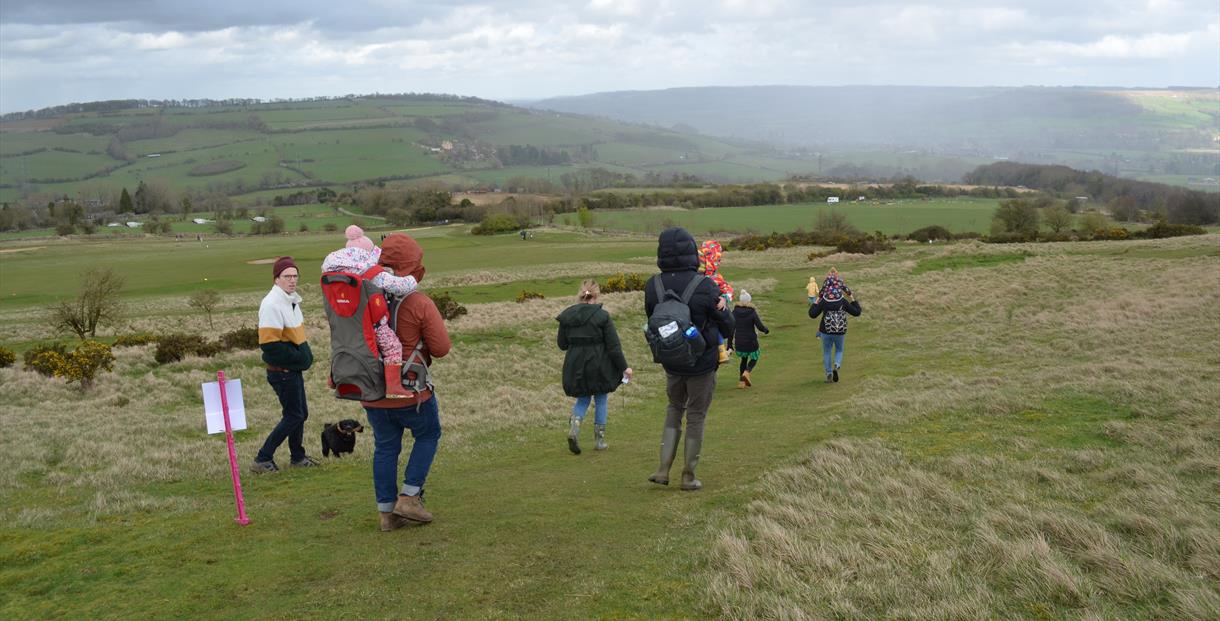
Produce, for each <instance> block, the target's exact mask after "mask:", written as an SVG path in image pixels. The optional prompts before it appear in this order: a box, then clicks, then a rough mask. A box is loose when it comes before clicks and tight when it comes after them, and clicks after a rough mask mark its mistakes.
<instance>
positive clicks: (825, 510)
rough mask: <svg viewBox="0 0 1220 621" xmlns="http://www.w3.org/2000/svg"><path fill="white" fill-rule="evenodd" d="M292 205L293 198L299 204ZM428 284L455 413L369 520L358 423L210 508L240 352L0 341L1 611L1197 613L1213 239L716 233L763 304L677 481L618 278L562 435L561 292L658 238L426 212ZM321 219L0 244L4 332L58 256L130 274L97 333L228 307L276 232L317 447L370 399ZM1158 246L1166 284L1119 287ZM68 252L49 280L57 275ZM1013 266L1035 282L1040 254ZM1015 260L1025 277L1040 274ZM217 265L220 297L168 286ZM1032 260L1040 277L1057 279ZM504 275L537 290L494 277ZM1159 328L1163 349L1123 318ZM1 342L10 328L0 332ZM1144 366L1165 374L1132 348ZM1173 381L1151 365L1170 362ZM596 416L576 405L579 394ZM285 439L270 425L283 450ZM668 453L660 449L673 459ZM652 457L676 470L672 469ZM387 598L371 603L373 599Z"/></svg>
mask: <svg viewBox="0 0 1220 621" xmlns="http://www.w3.org/2000/svg"><path fill="white" fill-rule="evenodd" d="M289 209H295V208H289ZM413 234H414V235H415V236H416V237H417V238H418V239H419V240H420V243H421V244H422V246H423V248H424V250H425V255H424V260H425V264H426V265H427V267H428V271H427V274H426V277H425V279H424V281H423V287H424V289H425V290H426V291H437V290H447V291H449V292H451V293H452V294H453V295H454V296H455V298H456V299H458V300H459V301H462V302H463V303H465V304H467V306H468V308H469V311H470V312H469V314H468V315H466V316H465V317H462V318H461V319H458V320H456V321H453V322H450V323H449V326H448V327H449V330H450V333H451V335H452V336H453V339H454V342H455V347H454V349H453V352H452V353H451V355H450V356H448V357H446V358H444V359H441V360H439V361H437V363H436V364H435V366H434V371H435V373H436V375H437V378H438V386H439V388H438V394H439V400H440V403H441V413H442V414H441V415H442V421H443V425H444V426H445V435H444V437H443V438H442V440H441V448H440V452H439V453H438V455H437V460H436V462H435V464H434V467H433V470H432V472H431V475H430V477H429V479H428V486H427V488H428V490H429V492H428V497H427V500H428V507H429V509H430V510H431V511H433V512H434V513H435V514H436V521H435V522H434V523H433V524H431V525H428V526H426V527H412V528H406V529H403V530H399V531H395V532H392V533H380V532H377V529H376V524H377V520H376V511H375V507H374V504H373V496H372V490H371V484H370V475H369V470H370V460H371V454H372V438H371V433H368V432H366V433H364V434H362V436H361V437H360V438H359V440H358V442H357V449H356V453H355V454H354V455H352V456H349V457H347V458H344V459H342V460H335V459H330V460H325V464H324V465H323V466H322V467H321V468H317V469H310V470H293V469H286V470H285V471H283V472H280V473H278V474H275V475H264V476H253V475H249V474H246V473H245V472H243V474H242V482H243V487H244V492H245V498H246V501H247V504H248V511H249V514H250V517H251V519H252V523H251V524H250V525H249V526H245V527H242V526H238V525H236V524H234V523H233V520H232V517H233V514H234V509H233V495H232V491H231V489H230V487H229V482H228V466H227V464H226V461H225V450H224V442H223V440H222V439H221V438H219V437H215V436H211V437H209V436H205V435H204V434H203V433H202V431H201V430H200V428H199V426H200V420H199V419H200V399H199V396H198V393H199V384H200V383H201V382H205V381H210V380H211V379H212V378H214V376H215V372H216V370H218V369H223V370H224V371H225V373H226V376H227V377H229V378H230V379H240V380H242V384H243V392H244V403H245V407H246V413H247V417H248V420H249V422H250V429H249V430H247V431H239V432H237V434H236V440H237V453H238V456H239V458H240V461H241V465H242V466H243V467H244V466H245V465H247V463H248V462H249V461H250V459H251V458H252V456H253V455H254V453H255V451H256V450H257V448H258V446H259V445H260V444H261V442H262V439H263V437H264V435H265V434H266V432H267V430H268V429H269V428H270V426H271V425H273V424H274V423H275V421H276V420H277V419H278V406H277V404H276V401H275V397H274V395H273V394H272V392H271V390H270V388H269V387H268V386H267V385H266V384H265V382H264V381H263V378H262V374H263V372H262V364H261V361H260V360H259V357H258V354H257V353H256V352H230V353H226V354H221V355H220V356H218V357H216V358H210V359H203V358H194V357H190V358H187V359H186V360H184V361H182V362H178V363H172V364H168V365H157V364H156V363H155V362H153V360H152V355H153V351H152V348H151V347H150V346H145V347H136V348H126V349H117V350H116V353H117V356H118V359H117V361H116V364H115V367H114V370H113V372H110V373H104V374H102V375H101V376H99V378H98V380H97V385H96V386H95V387H94V388H93V389H91V390H88V391H82V390H80V389H79V388H78V387H77V386H76V385H75V384H67V383H65V382H64V381H63V380H59V379H55V380H47V379H40V378H39V376H37V375H35V374H33V373H32V372H30V371H27V370H23V369H21V368H20V362H18V368H6V369H0V390H2V391H3V393H4V395H5V399H4V402H3V403H0V424H3V425H4V426H5V427H6V428H8V429H10V430H17V429H24V430H27V431H28V430H31V429H34V430H36V432H35V433H8V434H4V435H2V436H0V450H3V451H4V453H5V454H6V456H7V457H8V459H9V465H8V466H7V467H6V468H5V469H4V470H3V471H2V472H0V501H2V502H0V589H2V591H0V592H3V593H4V597H2V598H0V613H3V614H4V615H5V617H6V618H12V619H58V618H90V619H133V618H140V619H181V618H215V619H276V618H282V617H283V615H284V614H285V612H284V611H286V610H291V611H294V612H293V613H292V614H295V615H298V616H301V617H308V618H400V617H403V616H410V617H413V618H493V619H500V618H538V619H542V618H618V619H656V618H672V619H705V618H725V619H755V618H791V619H796V618H803V619H884V618H904V619H913V620H932V619H945V618H970V619H993V618H996V619H1030V620H1041V619H1067V618H1096V619H1159V618H1174V619H1191V620H1203V619H1214V618H1217V616H1218V615H1220V539H1218V538H1217V536H1216V533H1217V532H1220V507H1218V506H1217V505H1216V503H1215V502H1213V501H1212V499H1213V498H1214V497H1215V492H1216V490H1217V489H1220V487H1218V486H1220V467H1217V466H1218V464H1220V461H1218V460H1217V456H1216V451H1215V447H1216V440H1217V438H1220V419H1217V418H1216V417H1215V414H1214V413H1215V411H1217V410H1218V409H1220V392H1217V391H1216V389H1215V386H1216V385H1217V382H1218V381H1220V374H1218V369H1220V364H1218V363H1220V360H1217V358H1216V347H1215V342H1214V338H1211V337H1210V334H1211V327H1212V326H1215V325H1220V308H1218V307H1217V306H1216V304H1215V299H1216V296H1218V295H1220V282H1218V281H1217V280H1216V279H1215V278H1214V275H1215V265H1216V260H1217V259H1218V258H1220V235H1216V234H1212V235H1207V236H1200V237H1187V238H1176V239H1170V240H1154V241H1131V242H1096V243H1074V244H1054V243H1052V244H1018V245H1003V246H990V245H986V244H978V243H975V242H964V243H955V244H949V245H944V244H937V245H933V246H927V245H918V244H900V245H899V249H898V250H897V251H896V252H894V253H890V254H884V255H876V256H867V257H863V256H855V257H849V256H844V255H835V256H831V257H827V258H824V259H819V260H817V261H816V262H809V261H808V260H807V258H806V255H807V254H808V251H809V249H808V248H792V249H783V250H772V251H768V252H763V253H745V252H729V253H726V255H725V257H724V262H723V264H722V271H723V273H724V274H725V276H726V277H727V278H729V280H730V281H731V282H732V283H733V284H734V285H735V286H736V287H737V289H738V291H741V290H743V289H746V290H750V291H751V292H752V293H753V294H754V299H755V303H756V305H757V306H758V309H759V313H760V314H761V316H762V318H763V321H764V322H765V323H766V324H767V325H768V327H769V328H770V329H771V334H769V335H767V336H764V337H762V347H763V356H762V360H761V362H760V363H759V366H758V368H757V370H756V371H755V373H754V376H753V383H754V387H752V388H750V389H747V390H740V389H737V388H736V382H737V377H736V374H735V371H734V370H732V369H729V368H722V369H721V371H720V372H719V377H718V387H717V392H716V396H715V399H714V401H713V403H712V407H711V413H710V415H709V417H708V423H707V432H706V440H705V443H704V446H703V454H702V458H701V460H700V465H699V475H700V478H701V479H702V481H703V483H704V488H703V490H702V491H700V492H696V493H687V492H681V491H678V490H677V489H674V488H673V487H668V488H664V487H659V486H656V485H653V484H650V483H648V482H647V481H646V480H645V479H646V477H647V475H648V474H649V473H651V472H652V471H653V470H654V469H655V467H656V447H657V436H658V435H659V434H660V426H661V420H662V419H663V417H664V409H665V397H664V377H663V375H662V373H661V372H660V370H659V369H658V368H657V367H656V366H655V365H653V364H651V363H649V362H648V357H647V353H646V349H645V347H644V344H643V339H642V337H640V335H639V334H638V326H639V325H641V324H642V322H643V321H644V317H643V313H642V309H641V306H642V302H641V297H640V296H641V294H640V293H638V292H637V293H627V294H611V295H607V296H605V297H604V300H603V301H604V303H605V305H606V307H607V308H608V309H609V310H610V311H611V313H612V314H613V316H614V317H615V320H616V323H617V325H618V329H619V333H620V336H621V337H622V340H623V344H624V347H625V352H626V355H627V357H628V360H629V362H631V363H632V365H633V367H634V368H635V370H636V380H635V381H633V382H632V383H631V384H629V385H627V386H625V387H623V388H622V389H620V390H619V391H618V392H616V393H615V394H614V395H612V396H611V400H610V424H609V427H608V441H609V444H610V449H609V450H608V451H605V452H600V451H593V450H592V447H591V444H592V438H591V434H589V431H591V430H588V429H587V430H586V431H585V434H584V435H583V436H582V442H583V443H586V449H587V450H586V451H585V453H584V454H582V455H580V456H573V455H571V454H570V453H568V451H567V448H566V443H565V441H564V434H565V432H566V427H567V424H566V420H567V416H568V412H569V411H570V408H571V400H570V398H568V397H565V396H564V395H563V394H562V391H561V389H560V387H559V377H560V367H561V364H562V354H561V352H559V351H557V350H556V348H555V346H554V328H555V322H554V320H553V317H554V316H555V315H556V314H557V313H558V312H559V310H561V309H562V308H563V307H564V306H566V305H567V304H569V303H570V299H571V297H572V295H573V294H574V293H575V291H576V288H577V286H578V284H579V282H580V280H581V279H582V278H585V277H596V278H600V279H604V277H605V276H606V275H607V274H610V273H613V272H618V271H638V272H640V273H645V274H648V273H652V272H654V271H655V268H654V253H655V247H656V241H655V238H653V237H651V236H623V235H619V236H600V235H589V234H580V233H574V232H559V231H541V232H539V234H538V236H537V237H535V239H533V240H531V241H527V242H523V241H521V240H520V239H518V238H517V237H516V236H514V235H503V236H492V237H480V236H472V235H469V234H468V233H467V229H466V228H465V227H443V228H431V229H424V230H417V231H414V232H413ZM334 237H335V235H334V234H310V235H285V236H276V237H272V238H234V239H226V240H210V241H209V242H208V243H206V244H198V243H195V242H190V243H186V242H173V241H170V240H163V239H122V240H79V239H72V240H57V239H56V240H42V241H39V242H11V241H10V242H3V243H0V344H2V345H4V346H7V347H12V348H15V349H17V350H18V351H19V352H20V351H23V350H24V349H26V348H28V347H29V346H30V345H31V344H32V343H34V342H38V341H45V340H46V339H50V338H52V336H53V335H52V331H51V326H50V325H49V323H48V322H47V321H46V320H45V319H44V317H43V315H42V313H43V309H44V308H45V306H46V305H47V304H48V303H50V302H51V301H52V300H54V299H58V298H62V297H64V296H69V295H71V294H72V293H73V290H74V288H75V286H76V283H75V279H74V275H75V274H79V273H81V272H82V271H83V270H84V269H85V268H87V267H91V266H98V265H106V266H109V267H111V268H113V269H114V270H116V271H117V272H119V273H120V274H122V275H123V276H125V277H126V279H127V287H126V289H125V296H124V300H125V303H126V305H127V311H126V313H127V317H126V320H125V321H124V322H123V324H122V325H121V326H115V327H106V328H104V329H103V333H102V335H101V336H102V338H103V339H106V340H109V339H111V338H113V337H114V336H115V334H116V333H126V332H137V331H152V332H169V331H182V332H193V333H202V334H208V335H215V334H218V333H220V332H224V331H228V330H232V329H236V328H239V327H243V326H252V325H254V322H255V316H256V314H257V306H258V301H259V299H260V298H261V296H262V295H263V294H264V293H265V291H266V290H267V288H268V287H270V286H271V278H270V268H269V266H268V265H267V264H263V263H257V264H252V263H250V262H251V261H257V260H265V259H268V258H273V257H275V256H277V255H280V254H292V255H293V256H295V257H296V259H297V261H298V263H299V264H300V266H301V268H302V276H303V278H302V292H303V296H304V298H305V302H304V303H303V307H304V311H305V315H306V317H307V328H308V330H309V334H310V341H311V342H312V343H313V345H314V351H315V355H316V356H317V358H318V362H317V363H316V364H315V366H314V368H313V369H312V370H311V371H309V372H308V373H307V376H306V377H307V382H306V383H307V392H308V398H309V405H310V417H309V421H308V423H307V431H306V433H305V442H306V447H307V448H308V450H309V451H310V453H311V454H319V453H317V451H318V433H319V431H320V429H321V425H322V423H324V422H333V421H335V420H338V419H340V418H349V417H350V418H357V419H361V420H363V419H364V415H363V413H362V412H361V411H360V408H359V407H358V406H357V405H356V404H353V403H350V402H342V401H338V400H335V399H333V398H331V397H330V396H329V395H327V393H326V391H325V387H324V385H323V381H322V377H323V374H324V372H325V368H326V360H327V356H328V353H329V345H328V339H327V338H326V327H325V321H324V320H323V319H322V309H321V306H320V305H321V299H320V294H319V292H318V289H317V286H316V285H315V284H314V282H315V281H316V279H317V277H318V264H319V263H320V262H321V260H322V257H323V256H324V255H325V254H326V253H327V252H329V251H330V250H332V249H334V248H335V247H337V245H338V244H337V242H336V240H335V239H334ZM831 265H835V266H836V267H837V268H838V269H839V270H840V272H841V273H843V274H844V275H845V277H846V278H847V281H848V283H849V284H850V285H851V286H852V288H853V289H854V291H855V292H856V295H857V296H858V297H859V299H860V301H861V304H862V306H863V308H864V311H865V312H864V315H863V316H862V317H860V318H854V319H852V320H851V323H850V331H849V335H848V339H847V343H848V347H847V355H846V357H845V359H844V366H843V369H842V381H841V382H840V383H833V384H827V383H823V381H822V377H821V369H820V358H819V354H818V350H819V349H820V347H819V342H818V339H817V338H816V337H815V335H814V326H815V324H814V322H812V321H810V320H809V319H808V318H807V316H806V301H805V291H804V284H805V282H806V281H807V279H808V278H809V276H810V275H819V274H822V273H824V272H825V271H826V269H827V268H828V267H829V266H831ZM1148 273H1156V274H1157V278H1158V282H1159V283H1160V286H1162V287H1164V288H1166V289H1169V290H1173V291H1175V295H1174V302H1173V306H1174V309H1173V312H1171V313H1143V312H1137V313H1133V312H1130V311H1129V309H1130V308H1132V307H1138V306H1140V305H1141V304H1143V303H1144V298H1145V292H1142V291H1139V290H1137V289H1133V288H1132V287H1131V283H1132V282H1139V281H1140V279H1141V278H1144V277H1146V275H1147V274H1148ZM56 274H62V275H65V278H57V277H54V275H56ZM1031 283H1036V286H1035V285H1033V284H1031ZM1031 287H1033V288H1031ZM201 288H214V289H216V290H218V291H220V292H221V296H222V298H221V303H220V305H219V307H218V310H217V312H216V316H215V318H214V319H215V323H216V325H215V327H214V328H209V327H208V322H207V321H206V320H205V318H204V317H203V315H202V314H200V313H199V312H197V311H195V310H193V309H192V308H190V307H189V306H188V305H187V304H186V297H187V296H188V295H189V294H190V293H191V292H193V291H197V290H199V289H201ZM1048 288H1049V292H1050V293H1053V294H1054V299H1055V304H1054V305H1053V307H1051V306H1048V305H1047V300H1048V296H1047V295H1046V294H1047V293H1048ZM522 289H529V290H534V291H540V292H542V293H544V294H545V296H546V299H544V300H535V301H531V302H529V303H526V304H515V303H513V302H511V300H512V299H513V298H514V297H515V296H516V294H517V293H518V292H519V291H521V290H522ZM1151 332H1155V333H1156V334H1157V341H1158V347H1157V349H1156V352H1155V355H1154V357H1153V358H1151V359H1150V358H1149V355H1151V354H1149V353H1148V352H1145V351H1143V350H1139V349H1138V348H1132V347H1131V346H1130V341H1129V339H1115V338H1114V335H1115V334H1124V335H1131V334H1147V333H1151ZM19 358H20V357H19ZM1150 365H1153V367H1154V368H1155V369H1156V370H1157V372H1156V373H1150V372H1149V369H1150ZM1170 377H1172V378H1173V381H1171V382H1170V381H1166V378H1170ZM586 426H591V425H586ZM281 453H283V449H281ZM680 460H681V456H680V455H679V461H680ZM678 468H680V466H675V471H674V476H675V477H676V474H677V469H678ZM386 600H390V601H392V602H394V603H393V604H387V603H386Z"/></svg>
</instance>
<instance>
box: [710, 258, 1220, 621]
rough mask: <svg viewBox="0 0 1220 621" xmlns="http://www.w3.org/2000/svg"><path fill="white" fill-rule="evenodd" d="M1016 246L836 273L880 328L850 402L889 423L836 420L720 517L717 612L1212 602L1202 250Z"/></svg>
mask: <svg viewBox="0 0 1220 621" xmlns="http://www.w3.org/2000/svg"><path fill="white" fill-rule="evenodd" d="M1210 237H1211V238H1210V239H1208V240H1199V239H1192V240H1174V241H1171V242H1167V243H1166V244H1165V246H1160V245H1155V246H1149V247H1148V250H1151V249H1153V248H1154V247H1155V248H1157V249H1158V250H1167V251H1173V250H1175V249H1182V248H1194V249H1198V248H1201V247H1204V246H1208V245H1214V244H1216V240H1215V236H1210ZM1094 245H1096V244H1094ZM1023 246H1024V247H1020V246H1019V247H1016V248H1014V247H1012V246H1008V247H1005V248H1004V249H1003V252H1002V253H1000V252H997V251H996V250H995V249H992V248H988V247H986V246H984V245H981V244H954V245H950V246H944V247H940V248H932V249H926V250H925V249H922V248H921V249H920V250H919V251H918V252H917V253H916V256H917V257H921V258H922V260H923V261H937V262H940V263H942V264H944V265H950V264H962V263H968V262H971V261H974V259H971V258H970V255H971V254H972V253H973V252H975V251H979V255H978V256H979V257H981V258H979V259H978V261H981V262H983V263H986V264H987V265H989V266H990V268H989V269H986V270H961V271H944V272H941V271H926V272H921V271H920V270H918V269H916V266H917V265H918V264H919V262H918V261H910V260H904V261H891V262H863V263H862V264H861V265H859V266H858V267H856V268H853V269H852V270H850V271H848V272H847V275H848V277H849V279H851V282H852V285H853V288H855V289H856V290H857V292H858V293H859V295H860V297H861V298H862V303H863V304H864V307H865V312H866V316H867V319H868V321H861V322H858V323H856V324H854V326H853V330H855V331H857V332H856V333H857V334H860V333H861V332H863V333H865V334H868V336H869V347H868V351H867V352H865V353H860V352H855V351H853V349H852V343H853V342H854V339H853V338H852V337H851V335H850V334H849V338H848V346H847V350H848V354H847V360H848V363H847V364H848V365H850V364H851V362H850V361H851V359H852V357H853V356H857V355H867V356H869V357H873V358H880V359H884V360H888V361H889V362H890V364H889V365H888V368H886V369H884V370H883V371H882V372H880V373H876V374H872V375H871V376H867V377H862V378H860V379H859V380H858V381H859V384H860V391H859V394H860V396H859V397H858V398H856V399H855V400H854V401H853V402H852V404H851V409H850V412H846V413H845V415H846V416H851V417H853V419H855V420H859V421H872V422H873V423H874V424H876V425H878V426H879V427H880V428H882V429H884V430H885V431H883V432H882V433H881V434H880V436H881V437H882V438H884V439H885V442H886V444H880V443H875V442H863V441H833V442H830V443H827V444H826V445H824V446H822V447H820V448H818V449H817V450H815V451H814V452H813V453H812V454H811V455H810V456H809V457H808V458H806V459H805V460H802V461H801V462H800V463H799V464H798V465H795V466H791V467H788V468H784V469H781V470H778V471H776V472H774V473H772V474H771V475H768V476H767V477H766V478H765V479H764V482H763V484H762V487H761V490H760V491H759V494H758V496H759V499H758V500H755V501H753V502H751V503H750V505H749V508H748V516H747V517H746V518H744V519H742V520H739V521H737V522H735V523H734V524H731V525H730V526H729V527H728V528H726V529H725V530H723V531H722V532H720V534H719V535H718V537H717V541H718V544H717V548H716V553H715V554H714V556H713V562H712V566H713V568H714V569H712V570H711V572H710V574H711V580H710V586H709V588H708V593H709V596H710V597H711V599H712V600H713V601H714V602H715V604H716V605H717V607H718V609H719V611H720V612H721V613H722V614H723V615H724V616H726V617H729V618H741V619H746V618H809V619H819V618H858V619H871V618H882V617H893V616H899V617H902V618H909V619H933V618H945V617H952V618H1014V617H1032V618H1055V617H1060V616H1064V615H1069V616H1079V617H1082V618H1130V617H1137V618H1138V617H1151V618H1188V619H1209V618H1217V616H1220V599H1218V597H1217V584H1218V581H1217V579H1216V572H1217V568H1218V567H1220V554H1218V553H1217V549H1218V547H1220V544H1218V543H1217V539H1220V536H1218V535H1216V533H1218V532H1220V505H1217V504H1216V503H1215V502H1214V501H1211V500H1210V499H1211V498H1215V497H1216V494H1217V492H1218V491H1220V473H1218V471H1217V465H1220V462H1218V460H1217V453H1216V449H1215V447H1216V446H1217V440H1218V439H1220V420H1218V419H1217V418H1216V416H1215V414H1214V412H1216V411H1220V391H1218V390H1217V389H1216V386H1217V385H1218V380H1220V376H1218V374H1217V366H1216V365H1215V364H1214V363H1215V361H1216V354H1215V353H1214V352H1215V351H1216V346H1217V342H1216V340H1215V335H1214V329H1213V328H1211V326H1217V325H1220V279H1217V278H1216V265H1215V261H1214V260H1213V259H1211V258H1210V257H1207V256H1197V255H1196V256H1172V254H1171V255H1170V256H1166V257H1161V256H1159V255H1158V254H1157V253H1151V254H1150V255H1149V256H1147V257H1143V258H1141V259H1140V260H1139V261H1113V260H1111V259H1110V258H1108V257H1106V256H1103V255H1100V254H1097V255H1093V254H1088V252H1089V251H1091V250H1096V249H1095V248H1092V247H1091V246H1090V245H1088V244H1075V245H1073V246H1072V248H1071V250H1072V251H1073V252H1075V251H1084V252H1086V254H1084V255H1083V256H1072V257H1068V256H1067V255H1064V254H1063V253H1064V252H1065V248H1064V245H1054V244H1052V245H1035V244H1029V245H1023ZM1081 246H1085V247H1084V248H1082V247H1081ZM1014 250H1015V251H1016V252H1018V253H1021V254H1022V256H1024V253H1029V254H1030V256H1029V257H1028V258H1025V259H1024V260H1023V261H1021V262H1016V261H1007V260H1001V259H998V258H997V257H1003V256H1006V255H1011V253H1013V252H1014ZM988 257H992V258H988ZM925 265H926V263H925ZM1148 274H1155V275H1156V284H1155V286H1154V287H1153V289H1154V290H1153V291H1150V290H1149V288H1148V287H1144V286H1140V285H1139V284H1138V283H1140V282H1146V280H1147V278H1146V277H1147V275H1148ZM949 318H952V319H951V320H950V319H949ZM857 338H860V337H857ZM1149 338H1150V339H1153V342H1155V346H1151V345H1147V342H1146V341H1145V340H1144V339H1149ZM929 351H935V352H938V356H936V357H934V358H933V359H932V360H928V358H927V352H929ZM847 368H850V367H847ZM1064 395H1075V396H1074V397H1066V398H1065V397H1064ZM950 611H952V612H950Z"/></svg>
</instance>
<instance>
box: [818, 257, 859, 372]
mask: <svg viewBox="0 0 1220 621" xmlns="http://www.w3.org/2000/svg"><path fill="white" fill-rule="evenodd" d="M830 270H831V271H830V273H829V274H827V276H826V282H824V283H822V289H821V292H820V293H819V294H818V297H817V299H816V300H814V303H813V304H811V305H810V306H809V318H810V319H817V317H818V315H821V316H822V321H821V322H820V323H819V324H818V335H819V336H821V337H822V366H823V368H824V369H825V370H826V382H827V383H829V382H837V381H839V367H840V366H842V365H843V343H844V341H846V340H847V316H848V315H851V316H853V317H859V316H860V313H861V309H860V303H859V302H857V301H856V300H855V298H854V297H853V296H852V292H851V289H849V288H848V287H847V285H845V284H843V279H842V278H840V277H839V272H838V270H835V269H834V268H833V267H832V268H830ZM832 353H833V363H832V361H831V358H832Z"/></svg>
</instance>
